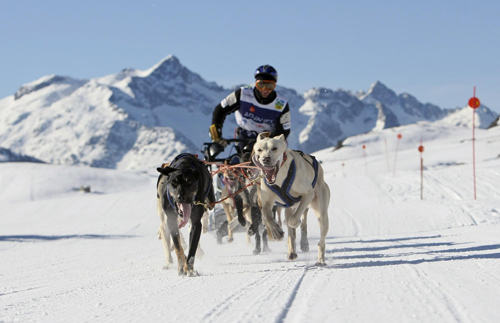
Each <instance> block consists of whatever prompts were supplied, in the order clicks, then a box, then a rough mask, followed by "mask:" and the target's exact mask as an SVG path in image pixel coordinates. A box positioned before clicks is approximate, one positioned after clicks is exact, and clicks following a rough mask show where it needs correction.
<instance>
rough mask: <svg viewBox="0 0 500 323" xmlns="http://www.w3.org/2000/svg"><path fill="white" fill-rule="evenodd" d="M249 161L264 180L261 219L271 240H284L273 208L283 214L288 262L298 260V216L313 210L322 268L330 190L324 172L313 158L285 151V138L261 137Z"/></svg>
mask: <svg viewBox="0 0 500 323" xmlns="http://www.w3.org/2000/svg"><path fill="white" fill-rule="evenodd" d="M252 161H253V162H254V164H255V165H256V166H258V167H259V168H260V169H261V171H262V175H263V177H264V178H262V179H261V185H260V201H261V206H262V218H263V220H264V223H265V224H266V226H267V228H268V230H269V233H270V234H271V235H272V237H273V238H274V239H277V240H280V239H282V238H283V236H284V232H283V230H282V229H281V228H280V226H279V225H278V223H276V221H275V220H274V219H273V216H272V208H273V206H274V205H277V206H278V207H281V208H283V209H284V211H285V224H286V225H287V227H288V259H289V260H293V259H295V258H297V253H296V246H295V239H296V228H297V227H298V226H299V225H300V224H301V220H300V219H301V216H302V215H303V214H304V212H307V209H308V208H310V209H312V210H313V211H314V212H315V214H316V216H317V217H318V222H319V226H320V240H319V243H318V262H317V265H325V238H326V235H327V233H328V225H329V224H328V205H329V203H330V189H329V187H328V185H327V184H326V182H325V180H324V178H323V168H322V167H321V165H320V163H319V162H318V161H317V160H316V158H315V157H313V156H310V155H307V154H305V153H303V152H300V151H294V150H291V149H287V143H286V140H285V137H284V136H283V135H280V136H278V137H275V138H270V137H269V133H266V132H264V133H261V134H259V135H258V137H257V142H256V143H255V145H254V148H253V157H252Z"/></svg>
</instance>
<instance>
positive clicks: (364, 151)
mask: <svg viewBox="0 0 500 323" xmlns="http://www.w3.org/2000/svg"><path fill="white" fill-rule="evenodd" d="M363 156H364V157H365V171H366V175H368V162H367V161H366V145H363Z"/></svg>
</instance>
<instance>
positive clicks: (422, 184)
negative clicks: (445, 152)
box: [418, 141, 424, 200]
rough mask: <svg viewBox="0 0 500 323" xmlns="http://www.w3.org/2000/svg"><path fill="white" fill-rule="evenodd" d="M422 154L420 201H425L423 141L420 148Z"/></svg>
mask: <svg viewBox="0 0 500 323" xmlns="http://www.w3.org/2000/svg"><path fill="white" fill-rule="evenodd" d="M418 151H419V152H420V199H421V200H423V199H424V157H423V152H424V146H422V141H420V146H419V147H418Z"/></svg>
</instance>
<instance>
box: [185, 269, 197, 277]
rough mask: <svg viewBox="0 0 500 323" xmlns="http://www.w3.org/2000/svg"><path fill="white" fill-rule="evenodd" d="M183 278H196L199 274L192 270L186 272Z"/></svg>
mask: <svg viewBox="0 0 500 323" xmlns="http://www.w3.org/2000/svg"><path fill="white" fill-rule="evenodd" d="M185 276H186V277H197V276H200V274H199V273H198V272H197V271H196V270H194V269H193V270H190V271H188V272H186V274H185Z"/></svg>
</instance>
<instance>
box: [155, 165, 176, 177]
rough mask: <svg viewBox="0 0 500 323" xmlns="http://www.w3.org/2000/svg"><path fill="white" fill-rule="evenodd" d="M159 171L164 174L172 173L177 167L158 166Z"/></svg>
mask: <svg viewBox="0 0 500 323" xmlns="http://www.w3.org/2000/svg"><path fill="white" fill-rule="evenodd" d="M156 170H157V171H158V172H159V173H162V174H163V175H167V176H168V174H170V173H171V172H174V171H176V170H177V169H175V168H172V167H163V168H159V167H158V168H157V169H156Z"/></svg>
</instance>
